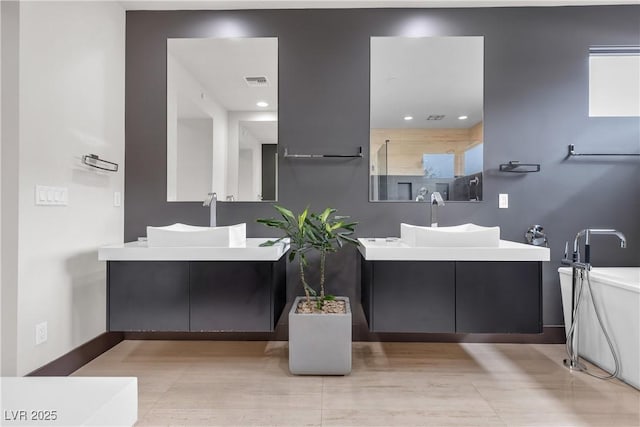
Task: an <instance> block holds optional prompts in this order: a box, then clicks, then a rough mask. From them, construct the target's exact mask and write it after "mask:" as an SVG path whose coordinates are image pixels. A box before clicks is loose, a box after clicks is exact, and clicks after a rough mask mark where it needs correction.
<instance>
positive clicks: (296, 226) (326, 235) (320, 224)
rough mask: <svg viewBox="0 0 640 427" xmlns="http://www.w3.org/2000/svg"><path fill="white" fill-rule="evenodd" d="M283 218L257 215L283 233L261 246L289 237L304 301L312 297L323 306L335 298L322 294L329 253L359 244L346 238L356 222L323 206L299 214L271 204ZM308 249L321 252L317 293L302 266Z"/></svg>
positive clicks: (291, 256)
mask: <svg viewBox="0 0 640 427" xmlns="http://www.w3.org/2000/svg"><path fill="white" fill-rule="evenodd" d="M274 208H275V209H276V210H277V211H278V213H280V216H281V217H282V219H275V218H260V219H258V222H259V223H261V224H264V225H266V226H267V227H273V228H277V229H279V230H281V231H283V232H284V236H282V237H280V238H278V239H275V240H268V241H266V242H264V243H262V244H261V246H273V245H275V244H277V243H279V242H281V241H282V240H284V239H287V238H288V239H289V244H290V248H291V249H290V250H291V252H290V253H289V261H290V262H293V261H294V260H295V259H296V258H298V263H299V266H300V282H301V283H302V287H303V289H304V293H305V296H306V299H307V304H309V305H311V298H312V297H315V301H316V306H317V307H318V308H321V307H322V304H323V302H324V301H328V300H333V299H335V298H334V297H333V296H331V295H326V293H325V287H324V284H325V266H326V256H327V254H328V253H331V252H336V251H337V250H338V249H339V248H341V247H342V246H344V244H345V243H347V244H353V245H356V246H358V245H359V243H358V241H357V240H355V239H353V238H351V237H349V236H350V235H352V234H353V233H354V232H355V227H356V225H357V224H358V223H357V222H348V221H347V219H348V218H349V217H346V216H337V215H335V213H336V210H335V209H333V208H326V209H325V210H324V211H322V213H310V212H309V207H307V208H306V209H305V210H304V211H302V213H300V214H299V215H296V214H294V213H293V212H292V211H290V210H289V209H286V208H284V207H282V206H278V205H274ZM310 251H317V252H319V253H320V295H318V292H316V290H315V289H314V287H313V286H311V285H309V283H308V282H307V279H306V276H305V268H306V267H307V266H308V265H309V264H308V261H307V254H308V253H309V252H310Z"/></svg>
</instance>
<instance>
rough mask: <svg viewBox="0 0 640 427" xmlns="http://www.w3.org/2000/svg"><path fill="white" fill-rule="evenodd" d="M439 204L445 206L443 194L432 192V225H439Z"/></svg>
mask: <svg viewBox="0 0 640 427" xmlns="http://www.w3.org/2000/svg"><path fill="white" fill-rule="evenodd" d="M438 206H444V200H443V199H442V194H440V193H439V192H437V191H434V192H433V193H431V226H432V227H437V226H438Z"/></svg>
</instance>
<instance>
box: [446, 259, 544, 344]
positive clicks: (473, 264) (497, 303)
mask: <svg viewBox="0 0 640 427" xmlns="http://www.w3.org/2000/svg"><path fill="white" fill-rule="evenodd" d="M456 331H457V332H469V333H471V332H478V333H482V332H486V333H529V334H534V333H540V332H542V263H541V262H531V261H464V262H456Z"/></svg>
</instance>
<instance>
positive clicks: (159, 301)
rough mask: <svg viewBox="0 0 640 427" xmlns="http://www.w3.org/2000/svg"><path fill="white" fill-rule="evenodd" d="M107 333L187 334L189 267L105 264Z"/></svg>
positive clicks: (182, 264)
mask: <svg viewBox="0 0 640 427" xmlns="http://www.w3.org/2000/svg"><path fill="white" fill-rule="evenodd" d="M108 269H109V270H108V271H109V272H108V303H107V304H108V307H107V310H108V319H107V320H108V322H107V324H108V328H109V330H110V331H188V330H189V264H188V262H180V261H170V262H167V261H109V265H108Z"/></svg>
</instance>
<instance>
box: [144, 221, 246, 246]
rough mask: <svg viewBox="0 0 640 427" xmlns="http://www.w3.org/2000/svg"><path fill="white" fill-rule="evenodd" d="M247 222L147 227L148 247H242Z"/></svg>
mask: <svg viewBox="0 0 640 427" xmlns="http://www.w3.org/2000/svg"><path fill="white" fill-rule="evenodd" d="M246 240H247V224H244V223H243V224H236V225H230V226H226V227H199V226H195V225H186V224H180V223H177V224H173V225H167V226H165V227H147V246H148V247H172V248H182V247H223V248H238V247H244V246H245V244H246Z"/></svg>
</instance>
